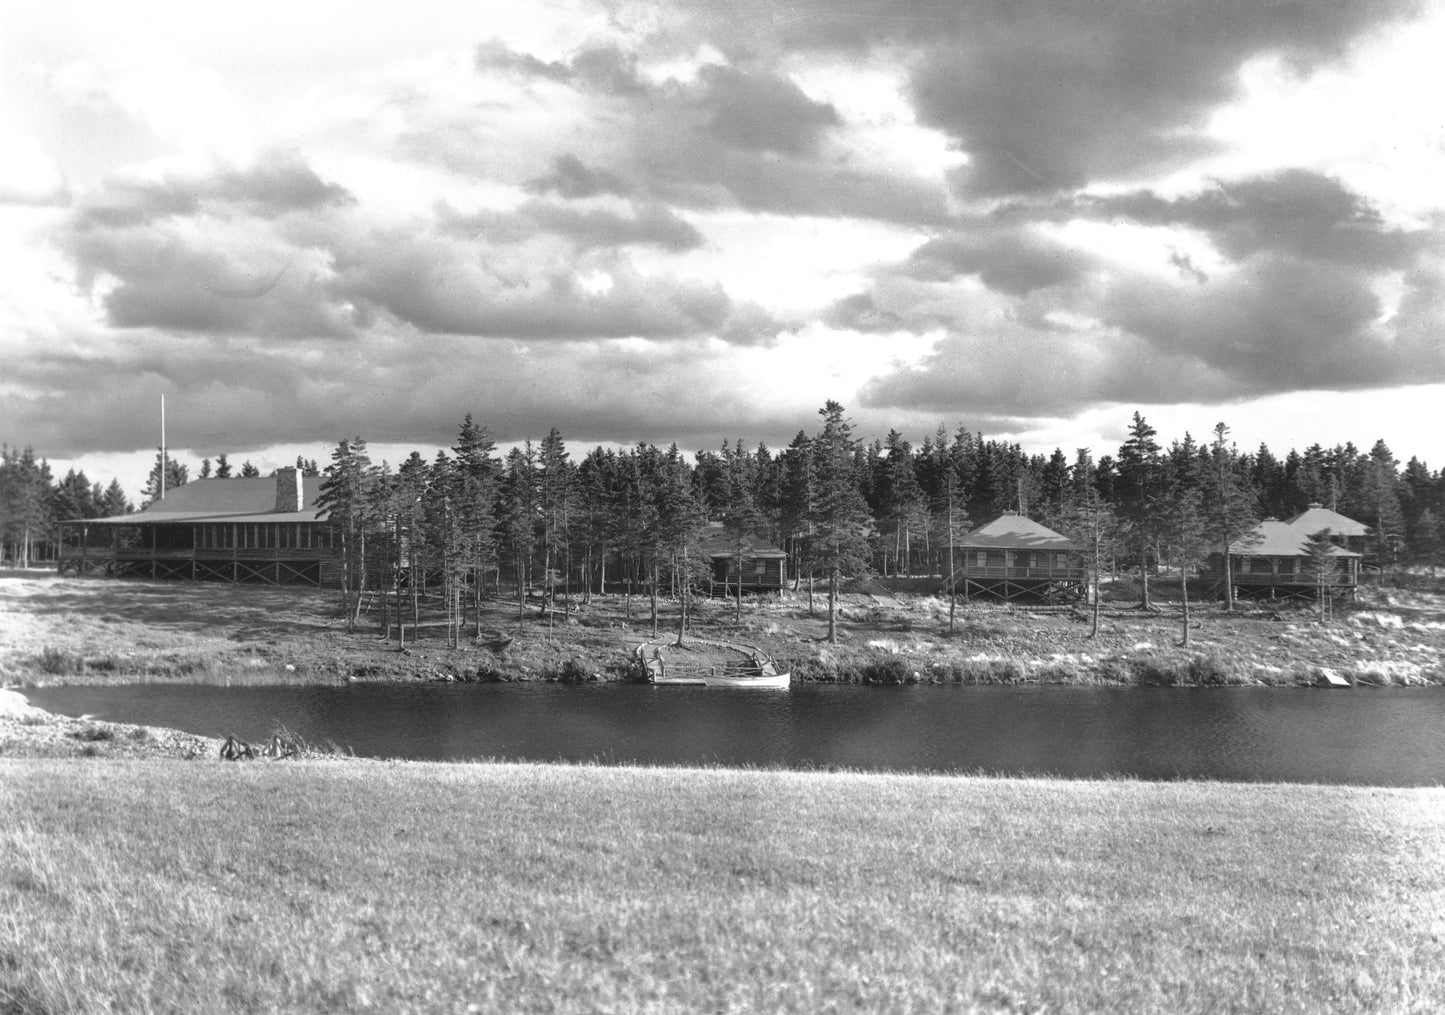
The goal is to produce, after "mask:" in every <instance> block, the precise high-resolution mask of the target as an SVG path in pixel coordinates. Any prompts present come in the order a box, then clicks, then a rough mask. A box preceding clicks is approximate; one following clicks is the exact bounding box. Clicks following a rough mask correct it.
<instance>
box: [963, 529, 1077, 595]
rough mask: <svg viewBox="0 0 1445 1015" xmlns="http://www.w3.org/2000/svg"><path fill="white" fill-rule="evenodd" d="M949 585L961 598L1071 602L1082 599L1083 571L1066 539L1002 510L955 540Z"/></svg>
mask: <svg viewBox="0 0 1445 1015" xmlns="http://www.w3.org/2000/svg"><path fill="white" fill-rule="evenodd" d="M954 552H955V554H958V553H960V552H961V553H962V560H960V559H959V558H958V557H957V556H955V558H954V575H953V581H952V585H953V588H954V590H955V592H956V593H957V594H961V595H962V596H963V597H964V598H965V599H968V598H972V597H973V596H984V597H986V598H990V599H1002V600H1004V601H1007V602H1011V601H1013V600H1016V599H1021V600H1033V601H1044V602H1073V601H1076V600H1079V599H1082V598H1083V597H1084V594H1085V591H1086V583H1087V580H1088V572H1087V568H1086V567H1085V563H1084V558H1083V555H1082V553H1081V552H1080V550H1079V548H1078V547H1077V546H1075V545H1074V543H1073V542H1072V541H1071V540H1070V539H1069V538H1068V537H1067V536H1062V535H1060V534H1059V533H1057V532H1055V531H1054V530H1053V529H1051V528H1048V527H1047V526H1045V525H1041V524H1039V523H1038V522H1036V521H1034V520H1033V519H1032V518H1029V517H1027V516H1025V515H1020V514H1017V513H1016V512H1013V511H1008V512H1005V513H1004V514H1003V515H1001V516H999V517H998V518H995V519H994V520H993V521H991V522H989V523H988V524H987V525H982V526H980V527H978V528H977V529H974V530H973V531H972V532H970V533H968V534H967V535H965V536H963V537H961V538H960V539H958V540H957V541H956V542H955V543H954Z"/></svg>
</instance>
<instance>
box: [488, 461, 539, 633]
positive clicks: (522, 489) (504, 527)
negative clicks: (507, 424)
mask: <svg viewBox="0 0 1445 1015" xmlns="http://www.w3.org/2000/svg"><path fill="white" fill-rule="evenodd" d="M535 457H536V456H535V454H534V452H533V450H532V442H531V441H527V442H526V444H525V445H524V446H523V447H521V448H513V449H512V450H511V451H509V452H508V453H507V460H506V466H505V468H504V470H503V472H502V483H501V491H500V496H499V499H498V512H497V535H498V537H499V538H500V542H501V547H502V551H503V552H504V553H506V554H507V557H508V559H509V560H510V561H511V562H512V567H513V571H514V573H515V575H516V580H517V627H518V629H520V628H521V626H522V625H523V624H524V623H525V622H526V619H527V612H526V610H527V582H528V579H529V577H530V570H531V558H532V549H533V547H534V546H535V545H536V544H535V539H536V525H537V488H536V475H535V473H536V466H535Z"/></svg>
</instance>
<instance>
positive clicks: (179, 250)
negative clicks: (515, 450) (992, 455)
mask: <svg viewBox="0 0 1445 1015" xmlns="http://www.w3.org/2000/svg"><path fill="white" fill-rule="evenodd" d="M0 10H3V12H4V13H3V21H0V46H3V52H0V58H3V63H0V88H3V92H0V153H3V154H0V266H3V269H4V278H5V281H4V285H3V286H0V439H4V440H5V441H7V442H9V443H11V444H22V445H23V444H29V445H33V446H34V447H35V449H36V451H37V452H38V453H40V454H42V455H44V456H46V457H48V458H49V459H50V460H51V461H52V462H53V463H56V464H57V466H59V467H64V466H68V465H70V464H75V465H77V466H79V467H82V468H85V469H86V471H87V472H88V473H89V474H90V475H91V477H92V478H99V479H108V478H109V476H111V475H120V476H121V479H122V482H123V483H125V484H126V485H127V486H128V487H130V488H131V489H132V491H133V492H134V491H138V488H139V485H140V482H141V479H142V477H143V475H144V471H145V468H144V463H145V461H146V459H147V458H148V457H150V456H151V455H153V453H154V451H153V449H154V447H155V445H156V444H157V443H158V439H159V435H158V430H159V419H158V414H159V401H160V397H161V395H162V394H164V395H165V398H166V408H167V426H168V438H169V441H170V444H171V445H172V446H173V447H174V448H176V449H178V450H179V451H180V453H181V455H182V457H183V458H187V459H189V460H191V461H195V460H198V459H199V458H200V457H201V456H202V455H212V456H214V455H215V454H216V453H217V452H221V451H225V452H228V453H229V454H230V455H231V457H232V459H233V460H235V461H237V462H239V461H240V460H241V459H242V458H251V459H253V460H255V461H257V463H258V464H261V465H263V466H269V465H276V464H282V463H284V461H285V460H286V458H287V457H294V455H295V454H296V453H298V452H300V453H304V454H306V455H307V456H308V457H317V458H322V459H323V460H324V458H325V456H326V455H327V454H328V453H329V449H330V448H331V447H332V446H334V444H335V442H336V440H337V439H338V438H340V437H341V436H343V435H346V434H349V433H353V432H360V433H362V434H363V435H365V436H366V437H367V438H368V439H369V440H370V441H371V442H372V444H373V447H374V448H380V449H382V450H387V449H392V451H393V453H396V451H399V450H400V449H409V448H411V447H420V448H423V449H425V448H429V447H436V446H439V445H447V444H450V443H451V442H452V439H453V437H454V435H455V432H456V427H457V424H458V422H459V421H460V420H461V418H462V416H463V414H465V413H467V412H471V413H472V414H473V415H474V416H475V417H476V418H477V419H478V420H479V421H482V422H485V423H486V424H487V425H488V426H489V427H490V428H491V430H492V432H493V434H494V435H495V436H496V437H497V438H498V439H499V440H500V441H504V442H506V441H513V440H521V439H523V438H526V437H533V438H537V437H540V436H541V435H543V434H545V432H546V430H547V429H548V428H549V427H550V426H557V427H559V428H560V429H561V431H562V433H563V435H564V437H566V438H567V439H568V441H569V443H571V444H573V445H574V446H579V447H580V446H585V445H587V444H590V443H594V442H604V441H605V442H616V443H623V444H626V443H631V442H634V441H638V440H649V441H656V442H662V443H669V442H673V441H676V442H678V443H679V444H680V445H681V446H683V447H684V448H699V447H716V446H717V445H718V444H719V443H720V442H721V441H722V440H724V439H731V438H735V437H742V438H743V439H744V440H746V441H747V442H748V443H753V442H755V441H758V440H766V441H767V442H768V443H769V444H770V445H773V446H774V447H776V446H779V445H782V444H786V442H787V441H788V440H789V439H790V438H791V437H792V436H793V434H795V433H796V432H797V431H798V430H799V429H801V428H806V429H808V430H809V431H813V430H815V429H816V426H817V415H816V410H817V409H818V407H819V406H820V405H821V404H822V403H823V401H824V400H825V399H828V398H834V399H837V400H839V401H841V402H843V403H844V404H845V405H846V406H847V407H848V409H849V410H850V413H851V415H852V417H853V418H854V420H855V422H857V423H858V424H859V426H860V428H861V429H862V430H863V432H864V433H866V434H868V435H870V436H871V435H874V434H877V435H879V436H881V435H882V434H884V433H886V431H887V429H888V428H889V427H896V428H898V429H899V430H901V431H903V432H904V433H905V435H907V436H908V437H910V439H913V440H914V441H915V442H916V441H918V440H919V439H921V437H922V436H923V435H924V434H926V433H931V432H932V431H933V430H934V429H935V428H936V427H937V425H938V424H939V423H945V424H947V425H948V427H949V428H950V430H952V429H954V428H956V427H957V426H958V425H960V424H963V425H967V426H968V427H969V428H970V429H973V430H981V431H983V432H984V433H985V434H987V435H988V436H991V437H999V438H1004V439H1009V440H1018V441H1021V442H1022V443H1023V444H1024V445H1025V446H1026V447H1028V448H1030V449H1034V450H1041V451H1047V450H1049V449H1051V448H1052V447H1054V446H1055V445H1058V446H1061V447H1063V448H1064V449H1065V450H1066V451H1067V452H1069V453H1070V454H1072V451H1073V449H1074V448H1076V447H1083V446H1091V447H1093V448H1094V449H1095V453H1096V454H1101V453H1111V452H1112V451H1114V450H1115V449H1116V448H1117V446H1118V444H1119V442H1120V441H1121V440H1122V439H1123V436H1124V430H1125V428H1126V426H1127V424H1128V422H1129V418H1130V415H1131V414H1132V412H1133V411H1134V409H1135V408H1138V409H1141V410H1142V411H1144V413H1145V415H1146V416H1147V417H1148V418H1149V420H1150V422H1151V423H1153V424H1154V425H1155V426H1156V427H1158V428H1159V430H1160V431H1161V434H1162V435H1163V436H1164V437H1166V438H1170V437H1178V436H1182V434H1183V432H1184V431H1185V430H1189V431H1191V432H1193V433H1194V434H1195V436H1196V437H1201V438H1203V437H1206V436H1207V434H1208V432H1209V430H1210V428H1211V427H1212V426H1213V425H1214V423H1216V422H1217V421H1219V420H1224V421H1227V422H1229V423H1230V424H1231V425H1232V426H1233V427H1234V431H1235V435H1236V437H1237V438H1238V439H1239V441H1240V443H1241V444H1242V445H1243V446H1245V447H1246V448H1249V449H1252V448H1253V447H1255V446H1257V444H1258V443H1259V442H1260V441H1267V442H1268V443H1269V444H1270V445H1271V447H1273V448H1275V449H1276V450H1277V451H1279V452H1280V453H1283V452H1284V451H1287V450H1288V449H1289V448H1290V447H1291V446H1298V447H1301V448H1302V447H1303V446H1304V445H1305V444H1306V443H1308V442H1310V441H1314V440H1320V441H1322V442H1324V443H1326V444H1330V443H1335V442H1342V441H1345V440H1353V441H1355V442H1356V443H1357V444H1360V445H1362V446H1363V447H1368V446H1369V445H1370V444H1371V443H1372V442H1373V441H1374V440H1375V439H1376V438H1378V437H1384V438H1385V439H1386V440H1387V441H1388V442H1389V443H1390V445H1391V447H1392V448H1393V449H1394V450H1395V451H1396V453H1397V454H1399V455H1401V456H1402V457H1407V456H1408V455H1410V454H1416V455H1419V456H1421V457H1422V458H1424V459H1426V460H1427V461H1428V462H1429V463H1430V464H1431V465H1432V466H1434V467H1437V468H1438V467H1439V466H1441V465H1442V464H1445V428H1442V426H1441V423H1442V421H1445V420H1442V413H1441V411H1440V409H1439V406H1441V405H1442V404H1445V383H1442V382H1445V349H1442V344H1441V340H1442V335H1445V330H1442V324H1445V320H1442V318H1445V245H1442V237H1445V106H1442V102H1441V99H1440V96H1442V95H1445V60H1442V59H1441V54H1442V53H1445V7H1442V6H1441V4H1439V3H1426V4H1418V3H1385V2H1381V3H1359V2H1348V3H1347V2H1343V0H1341V2H1335V0H1307V2H1302V3H1290V2H1269V3H1261V2H1258V0H1204V2H1197V3H1187V4H1186V3H1182V2H1175V0H1090V2H1086V3H1079V2H1067V0H1060V2H1057V3H1029V2H1027V0H985V2H970V0H918V2H912V0H876V2H847V0H843V2H840V0H817V2H806V3H772V2H760V0H701V2H695V3H667V4H657V3H593V2H587V0H578V2H566V3H546V4H542V3H535V2H525V3H518V4H516V5H515V6H510V7H509V6H508V5H505V4H502V3H497V2H487V3H443V2H416V0H411V2H408V3H406V4H400V3H391V2H380V0H371V2H357V0H349V2H347V3H337V4H327V3H312V2H309V0H287V2H285V3H270V2H250V3H246V4H238V5H226V6H224V7H221V6H219V5H203V4H195V3H194V2H189V0H188V2H184V3H175V4H162V3H145V2H136V0H128V2H126V3H91V2H74V3H65V2H55V0H51V2H48V3H46V4H44V5H41V4H36V3H31V2H26V3H20V2H11V0H0ZM201 10H210V11H219V12H223V13H219V14H203V13H198V11H201ZM62 471H63V468H62Z"/></svg>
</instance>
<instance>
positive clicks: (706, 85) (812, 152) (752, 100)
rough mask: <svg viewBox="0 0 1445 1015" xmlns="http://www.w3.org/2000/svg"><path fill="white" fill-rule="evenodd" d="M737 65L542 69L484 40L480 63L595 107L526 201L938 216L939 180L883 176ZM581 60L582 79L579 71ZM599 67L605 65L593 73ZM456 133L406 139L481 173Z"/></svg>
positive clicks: (828, 118) (775, 88)
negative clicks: (672, 73) (679, 70)
mask: <svg viewBox="0 0 1445 1015" xmlns="http://www.w3.org/2000/svg"><path fill="white" fill-rule="evenodd" d="M604 53H605V59H604V58H603V55H602V54H604ZM584 57H586V58H587V59H586V60H584ZM745 57H746V54H741V55H740V56H739V62H738V63H737V64H736V65H734V66H726V67H724V66H716V65H705V66H703V67H701V68H699V70H698V72H697V75H696V77H695V78H694V79H693V80H690V81H676V80H667V81H663V82H661V83H650V82H647V81H645V80H644V79H641V78H635V77H634V75H635V71H636V66H637V58H636V57H635V56H632V55H627V54H623V53H621V52H620V51H616V50H613V49H593V50H584V51H583V53H581V54H579V55H578V56H576V57H573V58H571V59H569V60H567V61H562V62H546V63H544V62H542V61H537V60H535V58H531V57H526V56H523V55H519V54H515V53H512V52H511V51H510V50H505V48H499V47H498V45H496V44H487V45H486V46H483V47H481V49H480V50H479V55H478V67H479V69H481V70H482V71H488V70H496V69H507V70H512V71H521V72H525V73H527V74H529V75H530V76H533V77H540V78H545V79H547V80H551V81H556V82H559V83H563V84H566V85H567V86H568V87H570V88H573V89H575V91H576V94H577V96H578V98H579V100H580V101H582V102H584V103H589V102H590V103H591V106H590V109H589V112H590V115H589V116H588V117H587V118H585V119H583V120H582V123H583V124H584V126H583V127H582V128H581V129H580V130H579V132H578V134H577V135H576V136H575V137H571V138H569V139H568V145H567V150H565V151H563V152H554V153H548V156H547V157H548V158H549V159H550V160H551V171H550V172H548V173H545V174H541V175H536V176H531V177H530V178H527V179H525V180H524V186H525V187H526V188H527V189H528V190H530V191H531V192H532V193H556V194H559V195H560V196H563V197H567V198H585V197H592V196H596V195H599V194H613V195H618V196H628V197H646V198H649V199H651V200H653V201H660V202H665V203H667V204H672V205H675V206H682V207H688V208H694V209H709V210H711V209H724V208H743V209H746V210H751V211H759V212H767V213H774V214H782V215H817V216H829V217H832V216H842V217H856V218H867V219H875V220H884V221H894V222H907V223H910V224H918V223H930V224H936V223H940V222H942V221H944V220H945V219H946V217H947V207H946V205H947V191H946V187H945V184H944V181H943V180H942V179H941V178H933V179H928V178H924V177H915V176H911V175H908V174H898V173H895V172H889V171H887V170H885V169H876V168H873V167H870V166H869V165H867V163H866V161H863V160H859V159H856V158H855V157H854V156H853V153H852V152H850V151H849V150H848V148H847V138H846V128H847V124H846V123H845V121H844V119H843V117H842V115H841V114H840V113H839V111H838V110H837V109H836V108H835V107H834V106H833V105H831V104H829V103H827V102H821V101H818V100H816V99H814V98H812V97H810V96H809V95H807V94H806V93H805V92H804V91H803V90H802V89H801V88H800V87H798V85H797V84H796V83H795V82H793V81H792V80H791V79H790V78H789V77H788V76H787V75H785V74H783V73H782V72H781V71H780V70H778V69H776V68H774V67H772V66H770V65H768V64H767V63H766V62H765V61H761V60H749V59H746V58H745ZM583 64H586V66H587V67H589V68H590V70H589V74H590V75H591V76H590V77H589V76H588V75H584V74H583V73H582V72H581V70H580V69H579V68H580V67H582V66H583ZM599 68H607V72H606V73H605V74H601V77H599V76H598V75H599V74H600V70H599ZM619 75H621V77H620V78H619ZM624 84H625V85H626V87H624V86H623V85H624ZM634 84H635V87H634ZM456 136H457V132H456V131H455V130H448V131H446V132H441V133H431V134H422V133H418V134H416V135H414V136H413V137H412V139H411V140H412V142H413V144H414V146H415V147H416V150H417V152H418V154H420V155H422V156H423V157H427V158H432V159H435V160H437V161H441V162H443V163H445V164H446V165H448V166H449V167H450V168H453V169H463V168H470V169H471V171H476V172H488V171H489V170H490V169H491V168H492V167H491V164H490V163H489V160H488V157H487V156H485V155H484V154H483V152H484V147H485V146H483V145H481V144H480V142H479V143H478V144H464V145H461V146H458V145H457V144H456V143H455V138H456Z"/></svg>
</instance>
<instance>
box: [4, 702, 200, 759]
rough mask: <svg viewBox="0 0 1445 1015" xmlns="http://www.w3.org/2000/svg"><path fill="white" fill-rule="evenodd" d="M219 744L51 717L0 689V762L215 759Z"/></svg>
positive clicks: (118, 725)
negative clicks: (32, 759) (13, 760)
mask: <svg viewBox="0 0 1445 1015" xmlns="http://www.w3.org/2000/svg"><path fill="white" fill-rule="evenodd" d="M220 750H221V741H220V740H217V739H215V738H213V737H201V736H196V735H195V734H193V733H183V732H181V731H180V730H171V729H164V728H162V727H157V726H133V725H131V724H129V723H113V722H102V721H100V720H98V719H86V718H80V719H74V718H70V717H68V716H62V715H53V714H52V713H50V712H47V711H45V710H44V709H42V708H36V707H35V706H34V705H31V704H30V703H29V702H28V701H27V700H26V699H25V696H24V695H23V694H20V693H19V692H17V691H12V690H6V689H4V688H0V757H6V758H184V759H191V760H200V759H211V760H219V758H220Z"/></svg>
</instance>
